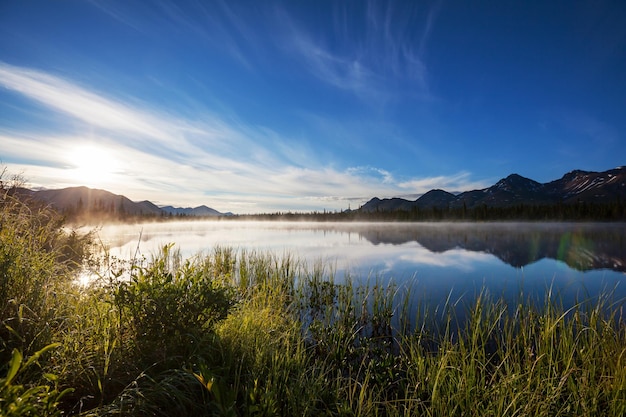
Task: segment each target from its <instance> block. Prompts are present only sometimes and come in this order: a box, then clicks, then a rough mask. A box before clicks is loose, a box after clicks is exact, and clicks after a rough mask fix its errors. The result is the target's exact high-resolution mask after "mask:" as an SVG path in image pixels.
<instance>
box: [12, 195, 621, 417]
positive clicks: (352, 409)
mask: <svg viewBox="0 0 626 417" xmlns="http://www.w3.org/2000/svg"><path fill="white" fill-rule="evenodd" d="M9 203H10V204H8V205H5V206H3V212H2V218H1V219H2V223H0V227H1V228H0V239H2V241H1V242H2V246H1V247H0V253H1V255H2V257H1V258H0V262H1V263H0V266H1V268H2V270H1V271H2V276H1V277H0V278H1V279H2V288H1V292H0V294H2V297H3V299H2V302H3V304H2V305H1V307H2V308H3V310H2V316H1V319H2V323H1V326H0V334H1V335H2V344H1V346H0V358H1V362H0V414H1V415H12V414H11V413H13V415H15V412H16V410H22V411H23V412H22V414H23V415H28V412H30V413H31V415H61V414H72V415H89V416H100V415H102V416H103V415H142V416H143V415H149V416H177V415H199V416H203V415H204V416H270V415H283V416H287V415H289V416H291V415H302V416H317V415H337V416H340V415H341V416H357V415H384V416H409V415H411V416H413V415H427V416H444V415H445V416H450V415H452V416H455V415H456V416H466V415H494V416H496V415H497V416H531V415H532V416H542V415H544V416H559V415H563V416H565V415H577V416H578V415H588V416H592V415H608V416H622V415H625V414H626V325H625V323H624V316H623V311H622V300H613V299H612V296H611V292H610V291H606V292H605V293H604V294H602V296H601V297H599V298H597V299H595V300H593V301H592V300H580V301H579V302H577V303H576V304H574V305H573V306H567V307H564V306H562V305H561V304H560V301H559V298H558V296H555V295H553V294H552V293H551V292H549V291H548V292H547V295H546V298H545V300H543V301H542V302H539V303H538V302H536V301H533V300H530V299H524V296H523V295H522V294H520V297H519V300H518V301H516V302H508V303H507V302H506V301H505V300H504V299H501V298H498V297H493V296H492V295H490V294H488V293H487V292H486V291H482V292H481V293H479V294H478V295H477V296H476V298H475V299H473V300H471V301H468V302H467V303H466V304H465V305H464V306H463V307H464V308H465V310H464V311H462V314H459V307H460V304H459V303H458V302H454V303H453V302H452V301H451V300H447V301H446V302H444V303H443V305H441V306H428V305H425V304H420V305H418V306H414V305H413V303H414V299H415V298H416V296H415V294H412V293H411V288H403V287H398V286H397V285H394V284H393V283H389V281H385V280H383V279H380V278H377V277H371V278H370V279H365V280H360V279H359V278H358V277H354V278H350V277H348V278H346V279H345V280H342V281H341V282H339V281H337V280H336V279H335V277H334V274H333V271H332V269H331V268H329V267H328V266H326V265H324V264H323V263H321V262H319V263H316V264H313V265H306V264H304V263H303V262H302V261H300V260H299V259H297V258H295V257H294V256H291V255H289V254H283V255H281V256H278V255H276V254H273V253H261V252H249V251H237V250H234V249H232V248H224V247H217V248H214V249H213V250H212V251H211V252H210V253H207V254H203V255H198V256H196V257H193V258H191V259H183V258H182V257H181V256H180V254H179V253H178V252H177V251H176V250H175V247H174V246H172V245H168V246H165V247H164V248H163V250H162V251H161V252H160V253H158V254H155V255H154V257H153V258H152V259H150V260H148V259H136V260H131V261H128V262H126V263H125V262H119V261H115V260H112V259H110V258H109V259H104V260H103V262H102V263H101V266H103V267H104V269H103V270H102V271H101V273H100V278H99V279H97V280H95V281H94V283H93V285H91V286H88V287H81V286H79V285H77V284H73V281H72V274H71V269H70V268H68V267H67V261H65V260H63V259H64V258H62V256H61V254H62V253H63V252H62V246H63V245H62V244H61V243H60V242H67V239H69V238H70V235H68V234H67V233H66V234H64V232H62V230H61V229H60V228H59V224H60V223H55V222H50V221H48V220H46V217H45V216H47V215H48V214H45V216H43V217H42V213H39V212H33V211H32V210H30V211H29V210H27V208H26V207H21V206H19V205H18V206H15V205H12V204H17V202H16V201H13V200H11V201H9ZM12 216H13V217H12ZM8 220H11V221H8ZM18 220H19V221H18ZM55 221H56V220H55ZM71 239H74V241H81V237H80V236H74V237H72V238H71ZM55 242H56V243H55ZM85 242H86V241H83V243H85ZM75 246H76V245H75ZM82 249H84V248H81V250H82ZM75 252H80V250H79V251H75ZM434 311H436V312H437V313H436V315H435V314H434V313H433V312H434ZM27 394H28V395H27ZM18 406H20V407H23V408H22V409H19V408H17V407H18ZM24 410H26V411H24Z"/></svg>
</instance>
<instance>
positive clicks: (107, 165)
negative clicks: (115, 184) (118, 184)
mask: <svg viewBox="0 0 626 417" xmlns="http://www.w3.org/2000/svg"><path fill="white" fill-rule="evenodd" d="M68 156H69V161H68V162H69V165H70V167H71V171H72V172H71V174H70V175H71V176H72V179H74V180H75V181H76V182H78V183H80V184H81V185H87V186H95V185H101V184H104V183H106V182H109V181H111V180H112V179H113V177H114V175H115V173H116V172H117V171H118V161H117V159H116V158H115V157H114V156H113V154H112V153H111V152H110V151H108V150H107V149H105V148H102V147H99V146H95V145H84V146H78V147H76V148H74V149H73V150H72V151H70V153H69V155H68Z"/></svg>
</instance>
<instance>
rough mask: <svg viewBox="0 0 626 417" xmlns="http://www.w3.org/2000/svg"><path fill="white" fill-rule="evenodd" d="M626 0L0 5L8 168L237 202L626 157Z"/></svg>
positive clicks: (318, 205) (556, 171)
mask: <svg viewBox="0 0 626 417" xmlns="http://www.w3.org/2000/svg"><path fill="white" fill-rule="evenodd" d="M625 74H626V2H624V1H614V2H610V1H545V2H544V1H504V0H503V1H472V2H468V1H404V2H401V1H389V2H384V1H349V0H337V1H295V0H294V1H284V2H278V1H210V0H207V1H200V0H195V1H173V0H163V1H150V2H134V1H116V0H91V1H87V0H64V1H34V0H33V1H31V0H23V1H17V0H15V1H13V0H0V161H1V162H2V163H3V164H4V165H5V166H6V167H7V168H8V169H9V170H10V171H12V172H22V173H23V175H24V176H25V177H26V178H27V180H28V181H29V184H30V185H31V186H33V187H47V188H62V187H68V186H75V185H88V186H91V187H94V188H103V189H107V190H109V191H112V192H115V193H120V194H125V195H127V196H128V197H129V198H131V199H133V200H143V199H149V200H151V201H153V202H155V203H157V204H163V205H165V204H176V205H183V206H195V205H200V204H207V205H209V206H211V207H213V208H215V209H217V210H220V211H232V212H235V213H250V212H273V211H286V210H291V211H308V210H323V209H327V210H340V209H345V208H348V207H349V206H350V207H352V208H355V207H358V206H359V205H360V204H362V203H364V202H365V201H367V200H369V199H370V198H371V197H374V196H377V197H381V198H383V197H404V198H409V199H415V198H417V197H418V196H419V195H420V194H422V193H424V192H426V191H428V190H430V189H433V188H442V189H445V190H448V191H452V192H453V191H465V190H471V189H478V188H484V187H487V186H489V185H491V184H493V183H495V182H497V181H498V180H499V179H500V178H503V177H506V176H507V175H509V174H511V173H518V174H520V175H523V176H526V177H529V178H532V179H534V180H537V181H540V182H548V181H551V180H554V179H557V178H560V177H561V176H562V175H563V174H564V173H566V172H568V171H571V170H573V169H585V170H595V171H602V170H606V169H610V168H614V167H616V166H620V165H624V164H625V163H626V133H625V132H626V75H625Z"/></svg>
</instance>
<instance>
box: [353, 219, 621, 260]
mask: <svg viewBox="0 0 626 417" xmlns="http://www.w3.org/2000/svg"><path fill="white" fill-rule="evenodd" d="M358 233H359V234H360V235H361V236H362V237H363V238H365V239H367V240H368V241H370V242H371V243H373V244H375V245H378V244H381V243H386V244H394V245H398V244H404V243H408V242H413V241H414V242H417V243H419V244H420V245H421V246H422V247H424V248H426V249H428V250H429V251H431V252H435V253H442V252H446V251H449V250H452V249H464V250H468V251H473V252H483V253H489V254H492V255H494V256H496V257H498V258H499V259H501V260H502V261H503V262H506V263H507V264H509V265H511V266H513V267H516V268H521V267H524V266H527V265H529V264H532V263H534V262H537V261H539V260H541V259H544V258H549V259H555V260H558V261H562V262H565V263H566V264H567V265H568V266H569V267H570V268H573V269H577V270H579V271H589V270H594V269H611V270H613V271H619V272H626V224H623V223H617V224H616V223H606V224H597V223H593V224H591V223H580V224H576V223H574V224H572V223H549V224H546V223H471V224H468V223H446V224H445V225H444V224H437V223H421V224H407V225H403V224H389V225H384V224H383V225H381V224H379V225H377V227H367V228H365V229H363V230H359V231H358Z"/></svg>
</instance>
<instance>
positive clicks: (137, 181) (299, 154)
mask: <svg viewBox="0 0 626 417" xmlns="http://www.w3.org/2000/svg"><path fill="white" fill-rule="evenodd" d="M0 87H2V88H4V89H7V90H10V91H13V92H14V93H17V94H20V95H22V96H23V97H25V98H27V99H30V100H33V101H35V102H38V103H40V104H42V105H43V106H44V107H45V108H48V109H49V110H51V111H52V112H53V113H54V114H56V115H57V116H58V117H59V118H60V119H61V120H60V121H65V122H66V123H60V124H57V125H56V126H57V127H55V129H56V130H55V131H53V132H50V133H47V134H42V133H41V130H40V129H33V128H32V126H36V124H37V120H30V119H29V120H28V121H27V122H26V123H24V126H23V127H21V128H11V130H9V129H7V128H4V129H0V141H1V143H2V148H3V158H6V159H5V161H3V162H5V163H9V164H11V166H12V167H13V168H15V169H18V170H22V171H24V172H25V174H26V176H27V177H29V178H30V179H31V182H32V183H33V185H34V186H46V187H55V188H56V187H64V186H71V185H81V183H80V181H81V178H77V177H76V176H75V174H73V171H72V170H73V169H75V167H74V166H73V165H74V162H75V161H72V160H71V159H70V158H69V156H68V155H71V154H72V149H74V148H76V147H77V146H81V145H84V144H86V143H87V144H91V145H93V146H94V147H95V149H97V147H101V148H102V149H106V150H107V153H109V154H111V155H112V156H113V157H114V158H115V161H116V163H115V166H116V169H115V170H113V171H112V172H110V173H109V174H110V175H108V176H107V181H108V182H107V183H105V184H102V187H103V188H106V189H109V190H111V191H114V192H119V193H124V194H127V195H129V197H131V198H134V199H137V200H141V199H149V200H152V201H155V202H157V203H163V204H170V203H179V204H190V205H193V204H211V205H212V206H214V207H215V208H217V209H218V210H231V211H237V210H238V209H239V210H242V211H271V210H276V209H287V208H289V209H293V210H310V209H316V208H320V207H328V208H331V209H332V208H345V207H347V205H348V204H349V202H354V201H355V200H357V202H359V199H361V200H362V201H360V202H364V201H366V200H368V199H369V198H371V197H373V196H380V197H388V196H394V195H403V194H414V193H420V192H425V191H427V190H426V187H429V186H432V187H445V186H447V187H452V189H466V188H467V185H468V184H471V182H470V175H469V174H467V173H461V174H457V175H453V176H451V177H434V178H427V179H419V178H412V179H397V178H395V177H394V175H393V174H392V173H391V172H390V171H388V170H387V169H385V168H383V167H369V166H368V167H341V166H339V167H334V166H332V165H328V164H326V165H325V164H320V163H319V162H318V161H319V160H320V159H321V158H318V157H317V155H316V154H315V152H314V151H313V149H311V148H309V147H306V145H302V146H304V148H301V149H298V147H297V146H295V147H294V146H288V143H289V140H288V138H285V137H283V136H282V135H281V134H280V133H279V132H276V131H274V130H272V129H269V128H267V127H263V126H256V125H250V124H246V123H245V122H243V121H240V120H237V119H236V118H233V117H232V116H229V117H228V118H221V117H219V116H217V115H215V114H212V113H211V112H208V111H206V112H203V113H200V114H195V113H194V114H190V115H185V116H182V115H171V114H169V113H168V112H165V111H163V110H162V109H158V108H154V107H151V106H148V105H146V104H145V103H143V102H141V101H138V100H127V101H124V102H122V101H121V100H120V99H118V98H114V97H106V96H104V95H103V94H101V93H98V92H96V91H94V90H93V89H88V88H86V87H84V86H78V85H77V84H75V83H73V82H71V81H69V80H67V79H63V78H60V77H58V76H55V75H51V74H48V73H45V72H42V71H37V70H32V69H28V68H22V67H16V66H12V65H8V64H5V63H0ZM36 118H37V115H33V119H36ZM58 126H64V127H58ZM73 175H74V176H73Z"/></svg>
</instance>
